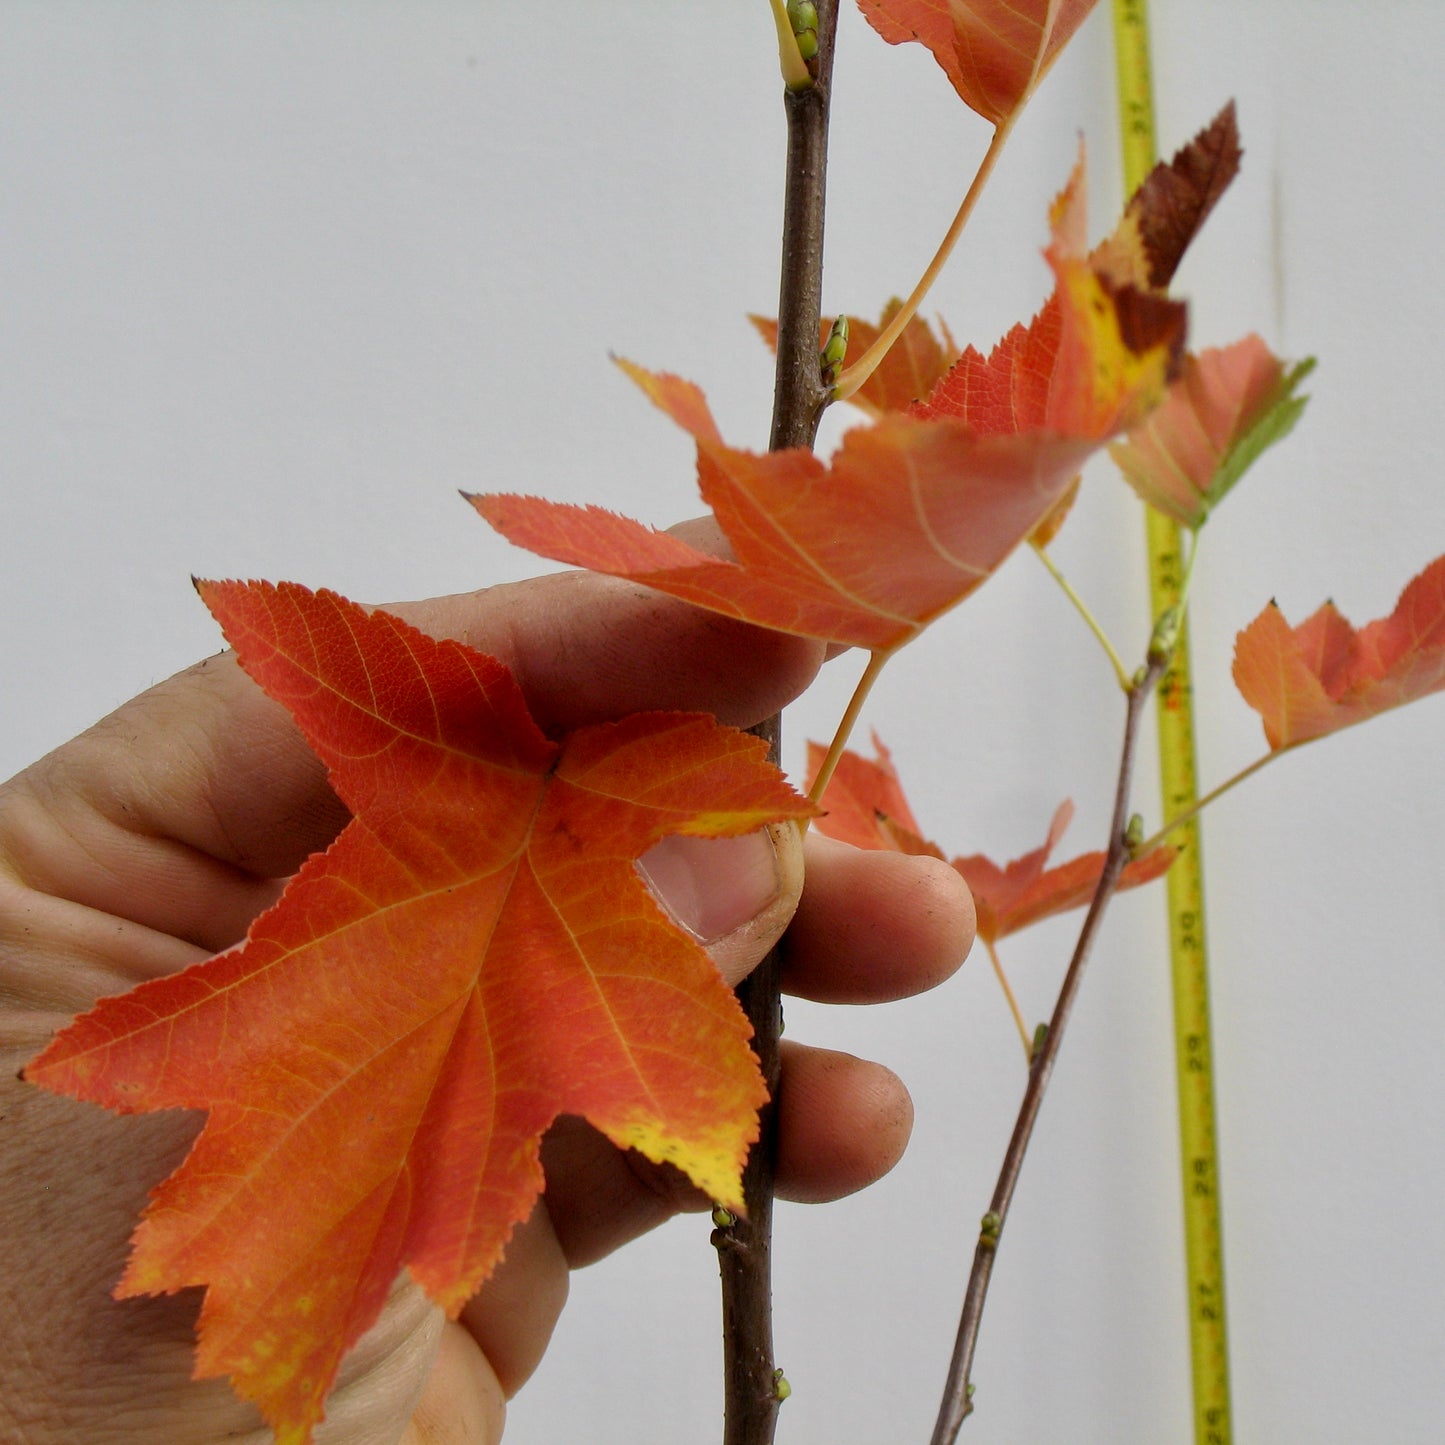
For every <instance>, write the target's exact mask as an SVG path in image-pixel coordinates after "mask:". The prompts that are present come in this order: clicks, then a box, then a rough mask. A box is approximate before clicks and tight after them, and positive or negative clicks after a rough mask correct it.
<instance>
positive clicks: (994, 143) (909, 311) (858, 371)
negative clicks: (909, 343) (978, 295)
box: [833, 118, 1013, 401]
mask: <svg viewBox="0 0 1445 1445" xmlns="http://www.w3.org/2000/svg"><path fill="white" fill-rule="evenodd" d="M1012 130H1013V120H1012V118H1010V119H1009V120H1006V121H1000V122H999V124H998V126H997V127H996V128H995V129H994V133H993V139H992V140H991V141H989V143H988V149H987V150H986V151H985V152H984V154H983V159H982V160H981V161H980V162H979V163H978V169H977V170H976V171H975V172H974V175H973V180H972V181H971V182H970V184H969V187H968V190H967V191H966V192H965V193H964V197H963V200H962V201H961V202H960V203H959V207H958V211H957V212H956V214H955V215H954V218H953V221H952V222H951V224H950V225H949V228H948V230H947V232H945V234H944V237H943V240H942V241H940V242H939V244H938V250H937V251H935V252H934V254H933V260H931V261H930V262H929V263H928V267H927V269H926V270H925V271H924V273H923V275H922V276H920V277H919V279H918V284H917V285H916V286H915V287H914V288H913V290H912V292H910V293H909V297H908V300H906V301H905V302H904V303H903V305H902V306H901V307H899V309H898V313H897V315H895V316H894V317H893V319H892V320H891V321H890V322H889V323H888V325H887V326H885V327H884V328H883V330H882V332H881V333H880V334H879V337H878V339H877V341H875V342H874V343H873V345H872V346H870V347H869V348H868V350H867V351H865V352H864V353H863V355H862V356H860V357H859V358H858V360H857V361H855V362H854V363H853V365H852V366H850V367H848V368H847V370H845V371H844V372H843V374H842V375H841V376H840V377H839V378H838V381H837V384H836V385H835V386H834V388H833V400H834V401H847V400H848V398H849V397H850V396H852V395H853V393H854V392H856V391H857V390H858V389H859V387H861V386H862V385H863V384H864V383H865V382H866V381H867V380H868V378H869V377H870V376H872V375H873V373H874V372H875V371H877V370H878V368H879V366H881V365H882V363H883V358H884V357H885V356H887V355H888V353H889V351H890V350H892V348H893V343H894V342H895V341H897V340H898V338H899V337H900V336H902V335H903V328H904V327H905V326H907V325H908V323H909V322H910V321H912V320H913V318H914V316H915V315H916V314H917V312H918V308H919V307H920V306H921V305H922V304H923V298H924V297H925V296H927V295H928V293H929V290H930V289H931V288H932V286H933V283H934V282H935V281H936V280H937V279H938V276H939V273H940V272H941V271H942V270H943V268H944V266H946V265H947V264H948V258H949V256H951V255H952V254H953V248H954V246H955V244H956V243H957V241H958V238H959V237H960V236H961V235H962V234H963V228H964V227H965V226H966V225H967V224H968V220H969V217H970V216H972V215H973V210H974V207H975V206H976V205H977V204H978V198H979V197H980V196H981V195H982V194H983V188H984V186H985V185H986V184H987V183H988V178H989V177H990V176H991V175H992V174H993V169H994V166H996V165H997V164H998V158H999V156H1000V155H1002V154H1003V148H1004V145H1005V144H1006V143H1007V141H1008V138H1009V135H1010V133H1011V132H1012Z"/></svg>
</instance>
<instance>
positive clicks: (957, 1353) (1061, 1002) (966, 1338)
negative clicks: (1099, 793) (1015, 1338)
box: [931, 649, 1168, 1445]
mask: <svg viewBox="0 0 1445 1445" xmlns="http://www.w3.org/2000/svg"><path fill="white" fill-rule="evenodd" d="M1167 664H1168V656H1167V652H1166V651H1165V650H1163V649H1159V650H1151V653H1150V658H1149V662H1148V664H1147V666H1146V667H1145V668H1144V670H1143V671H1142V672H1141V673H1140V674H1139V675H1138V676H1137V677H1136V678H1135V679H1134V681H1133V682H1132V684H1131V686H1130V688H1129V691H1128V704H1127V711H1126V712H1125V717H1124V743H1123V748H1122V752H1121V756H1120V759H1119V777H1118V782H1117V785H1116V787H1115V791H1114V814H1113V818H1112V820H1111V822H1110V825H1109V850H1108V853H1107V854H1106V856H1105V859H1104V869H1103V872H1102V873H1101V874H1100V876H1099V883H1098V887H1097V888H1095V890H1094V898H1093V901H1092V902H1091V903H1090V905H1089V911H1088V913H1087V914H1086V915H1085V917H1084V923H1083V926H1082V928H1081V929H1080V930H1079V939H1078V942H1077V943H1076V944H1075V946H1074V956H1073V957H1072V958H1071V959H1070V960H1069V968H1068V972H1067V973H1066V974H1065V975H1064V982H1063V986H1062V987H1061V988H1060V989H1059V997H1058V1001H1057V1002H1056V1003H1055V1004H1054V1013H1053V1017H1052V1018H1051V1019H1050V1020H1049V1025H1048V1032H1047V1033H1046V1034H1045V1035H1044V1038H1043V1041H1042V1043H1041V1044H1040V1046H1039V1048H1038V1049H1037V1051H1036V1052H1035V1054H1034V1058H1033V1061H1032V1063H1031V1064H1030V1066H1029V1081H1028V1085H1027V1087H1026V1088H1025V1090H1024V1097H1023V1102H1022V1103H1021V1104H1020V1105H1019V1112H1018V1118H1017V1119H1016V1120H1015V1122H1014V1130H1013V1135H1012V1137H1011V1138H1010V1139H1009V1143H1008V1148H1007V1150H1005V1152H1004V1158H1003V1165H1002V1167H1001V1168H1000V1169H999V1175H998V1182H997V1184H995V1186H994V1191H993V1198H992V1200H991V1201H990V1202H989V1207H988V1213H987V1214H985V1215H984V1217H983V1222H982V1224H981V1226H980V1229H979V1236H978V1243H977V1246H976V1247H975V1249H974V1255H973V1269H972V1270H971V1271H970V1273H969V1277H968V1289H967V1291H966V1293H965V1295H964V1300H963V1314H962V1317H961V1318H960V1320H959V1323H958V1338H957V1340H956V1341H955V1343H954V1347H953V1359H952V1360H951V1361H950V1363H949V1368H948V1379H947V1381H946V1382H945V1385H944V1391H943V1401H942V1404H941V1405H940V1406H939V1411H938V1420H937V1423H936V1424H935V1425H934V1428H933V1438H932V1441H931V1445H953V1442H954V1441H955V1440H956V1439H957V1438H958V1432H959V1429H960V1428H961V1427H962V1425H963V1422H964V1420H965V1419H967V1418H968V1415H969V1414H970V1412H971V1411H972V1409H973V1398H972V1397H973V1385H972V1382H971V1380H970V1375H971V1373H972V1370H973V1356H974V1350H975V1349H976V1347H977V1344H978V1329H979V1323H980V1321H981V1320H982V1318H983V1306H984V1301H985V1299H986V1298H987V1295H988V1285H989V1280H990V1278H991V1277H992V1275H993V1263H994V1259H995V1257H996V1256H997V1254H998V1246H999V1242H1000V1238H1001V1236H1002V1234H1003V1228H1004V1225H1005V1224H1007V1222H1008V1213H1009V1206H1010V1205H1011V1204H1012V1202H1013V1196H1014V1189H1015V1187H1016V1186H1017V1184H1018V1179H1019V1171H1020V1170H1021V1169H1022V1168H1023V1162H1024V1154H1025V1153H1026V1152H1027V1150H1028V1147H1029V1139H1030V1138H1031V1136H1032V1135H1033V1131H1034V1124H1035V1122H1036V1121H1037V1119H1038V1115H1039V1106H1040V1105H1041V1104H1042V1103H1043V1098H1044V1090H1045V1089H1047V1088H1048V1085H1049V1077H1050V1075H1052V1073H1053V1071H1054V1061H1055V1060H1056V1059H1057V1058H1058V1054H1059V1046H1060V1045H1061V1044H1062V1043H1063V1038H1064V1030H1065V1028H1067V1026H1068V1022H1069V1018H1070V1016H1071V1014H1072V1013H1073V1009H1074V1001H1075V999H1076V998H1077V996H1078V992H1079V984H1080V983H1081V982H1082V980H1083V976H1084V966H1085V964H1086V963H1087V962H1088V959H1089V954H1090V952H1091V951H1092V949H1093V946H1094V941H1095V939H1096V938H1097V937H1098V933H1099V925H1100V924H1101V923H1102V921H1103V918H1104V912H1105V910H1106V909H1107V908H1108V906H1109V900H1110V899H1111V898H1112V897H1113V895H1114V892H1115V890H1116V888H1117V885H1118V882H1119V876H1120V874H1122V873H1123V871H1124V868H1125V866H1126V864H1127V863H1128V862H1129V858H1130V856H1131V851H1132V850H1131V848H1130V845H1129V840H1128V837H1127V831H1126V830H1127V827H1128V815H1129V796H1130V791H1131V786H1132V783H1133V776H1134V754H1135V748H1136V745H1137V743H1138V737H1139V723H1140V719H1141V718H1142V716H1143V713H1144V704H1145V703H1146V702H1147V701H1148V698H1149V694H1150V693H1151V692H1152V691H1153V690H1154V685H1155V683H1157V682H1158V680H1159V677H1160V674H1161V673H1163V671H1164V669H1165V667H1166V666H1167Z"/></svg>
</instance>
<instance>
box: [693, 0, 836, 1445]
mask: <svg viewBox="0 0 1445 1445" xmlns="http://www.w3.org/2000/svg"><path fill="white" fill-rule="evenodd" d="M817 10H818V53H817V56H816V59H815V61H814V63H813V67H812V68H813V71H814V83H813V85H811V86H809V87H807V88H805V89H795V90H787V91H785V92H784V97H783V102H784V106H785V109H786V112H787V122H788V158H787V190H786V194H785V198H784V203H783V247H782V276H781V285H780V290H779V298H778V352H777V370H776V373H775V376H776V380H775V383H774V391H773V427H772V438H771V442H770V446H771V448H772V449H773V450H774V451H778V450H781V449H783V448H786V447H807V446H811V445H812V444H813V439H814V437H815V436H816V435H817V431H818V422H819V420H820V418H821V417H822V415H823V410H824V408H825V407H826V405H827V403H828V393H827V389H826V388H825V387H824V385H823V379H822V373H821V369H820V366H819V360H818V340H819V323H820V316H821V312H822V294H823V212H824V193H825V179H826V174H827V151H828V89H829V82H830V79H831V75H832V61H833V41H834V35H835V32H836V27H837V21H838V5H837V0H818V6H817ZM754 731H756V732H759V733H760V734H761V735H762V736H764V737H767V738H768V740H769V743H770V746H771V748H772V750H773V751H774V753H776V750H777V745H778V737H779V733H780V720H779V719H778V718H777V717H773V718H770V719H768V721H767V722H765V723H764V724H762V725H761V727H759V728H757V729H754ZM780 950H781V945H780V947H779V948H777V949H774V950H773V951H772V953H770V954H769V955H768V957H767V958H766V959H764V960H763V962H762V963H761V964H760V965H759V966H758V967H757V968H756V969H754V970H753V972H752V973H751V974H750V975H749V976H748V977H747V978H746V979H745V980H744V981H743V983H742V984H741V985H740V986H739V988H738V998H739V1001H740V1002H741V1003H742V1006H743V1009H744V1011H745V1012H746V1013H747V1016H748V1019H749V1021H750V1022H751V1024H752V1026H753V1048H754V1050H755V1051H756V1052H757V1055H758V1059H759V1062H760V1064H761V1065H762V1070H763V1077H764V1078H765V1079H766V1081H767V1084H768V1092H769V1095H770V1096H771V1097H773V1098H776V1092H777V1083H778V1038H779V1035H780V1033H781V1032H782V1004H781V1001H780V992H779V975H780V972H781V967H780V958H781V952H780ZM776 1142H777V1137H776V1118H775V1106H774V1105H773V1104H771V1103H770V1104H768V1105H767V1106H766V1107H765V1108H764V1109H763V1111H762V1118H761V1134H760V1136H759V1139H758V1142H757V1143H756V1144H755V1145H754V1146H753V1150H752V1153H751V1154H750V1156H749V1158H748V1163H747V1168H746V1169H745V1171H744V1173H743V1198H744V1200H745V1201H746V1203H747V1217H746V1218H744V1219H734V1220H723V1221H722V1222H720V1223H719V1226H718V1228H717V1229H716V1230H715V1231H714V1233H713V1242H714V1244H715V1245H716V1246H717V1250H718V1269H719V1272H720V1273H721V1276H722V1296H723V1388H724V1395H725V1409H726V1423H725V1425H724V1434H723V1440H724V1445H772V1440H773V1435H774V1431H775V1430H776V1427H777V1417H778V1405H779V1403H780V1400H781V1397H782V1394H783V1391H782V1390H781V1389H780V1381H781V1375H780V1374H779V1372H778V1370H777V1367H776V1365H775V1364H774V1361H773V1320H772V1314H773V1310H772V1269H771V1252H772V1216H773V1172H774V1155H775V1152H776Z"/></svg>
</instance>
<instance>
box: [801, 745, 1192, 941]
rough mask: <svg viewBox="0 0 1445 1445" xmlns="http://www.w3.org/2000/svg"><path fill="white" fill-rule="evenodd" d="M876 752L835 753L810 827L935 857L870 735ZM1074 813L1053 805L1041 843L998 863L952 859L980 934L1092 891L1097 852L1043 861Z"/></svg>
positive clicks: (1145, 875) (1156, 865)
mask: <svg viewBox="0 0 1445 1445" xmlns="http://www.w3.org/2000/svg"><path fill="white" fill-rule="evenodd" d="M873 745H874V747H875V749H876V750H877V754H878V756H877V758H876V759H871V760H870V759H868V758H864V757H861V756H859V755H858V754H857V753H854V752H851V751H850V752H846V753H844V754H843V756H842V758H841V759H840V760H839V763H838V767H837V770H836V771H835V772H834V774H833V777H832V779H831V780H830V781H829V784H828V787H827V789H826V791H825V792H824V794H823V808H824V816H823V817H822V818H820V819H819V820H818V821H817V823H816V824H815V826H816V827H817V828H818V829H819V831H820V832H823V833H826V834H827V835H828V836H829V837H832V838H841V839H842V840H843V841H844V842H848V843H852V844H854V845H855V846H856V847H859V848H875V849H885V850H892V851H894V852H901V853H913V854H918V853H927V854H931V855H932V856H933V857H935V858H941V857H943V854H942V852H941V851H940V850H939V849H938V848H937V847H936V846H935V845H934V844H932V843H929V842H927V841H925V840H924V839H923V838H922V837H921V836H920V835H919V833H918V825H917V824H916V823H915V822H914V821H913V815H912V812H911V811H910V810H909V807H908V802H907V800H906V799H905V797H904V796H903V789H902V785H901V784H900V783H899V780H898V774H897V772H896V770H895V769H894V767H893V760H892V758H891V757H890V756H889V754H888V750H887V749H886V748H885V747H884V746H883V745H882V743H880V742H879V741H878V739H877V738H876V737H875V738H874V739H873ZM808 756H809V771H810V773H816V771H817V768H818V766H819V764H820V763H821V762H822V758H823V749H822V748H820V747H818V745H817V744H816V743H810V744H809V745H808ZM1073 815H1074V805H1073V804H1072V803H1071V802H1068V801H1065V802H1063V803H1060V804H1059V807H1058V809H1057V811H1056V812H1055V813H1054V817H1053V822H1052V823H1051V824H1050V826H1049V833H1048V837H1047V838H1046V839H1045V841H1044V843H1043V845H1042V846H1041V847H1039V848H1035V849H1034V850H1033V851H1032V852H1030V853H1026V854H1024V855H1023V857H1021V858H1015V859H1014V860H1013V862H1011V863H1008V864H1006V865H1005V866H1003V867H999V865H998V864H997V863H994V862H993V861H992V860H990V859H989V858H986V857H985V856H984V855H983V854H981V853H975V854H972V855H970V856H969V857H967V858H955V859H953V866H954V868H956V869H957V870H958V872H959V873H960V874H962V876H963V879H964V882H966V883H967V884H968V886H969V890H970V891H971V892H972V894H973V903H974V909H975V911H976V913H977V919H978V922H977V928H978V936H979V937H980V938H982V939H983V940H984V941H985V942H986V943H996V942H998V940H999V939H1000V938H1004V937H1006V936H1007V935H1008V934H1010V933H1017V932H1018V931H1019V930H1020V929H1021V928H1027V927H1028V926H1029V925H1030V924H1031V923H1037V922H1039V920H1040V919H1043V918H1050V917H1052V916H1053V915H1054V914H1056V913H1065V912H1067V911H1068V910H1070V909H1073V908H1080V907H1082V906H1083V905H1084V904H1086V903H1088V902H1089V900H1090V899H1091V898H1092V897H1093V896H1094V890H1095V889H1096V888H1097V887H1098V884H1099V878H1100V875H1101V874H1102V873H1103V871H1104V858H1105V855H1104V854H1103V853H1102V852H1093V853H1083V854H1080V856H1079V857H1077V858H1072V859H1070V860H1069V862H1067V863H1062V864H1060V865H1059V866H1058V867H1056V868H1050V867H1048V861H1049V855H1050V854H1051V853H1052V852H1053V850H1054V848H1055V847H1056V846H1057V845H1058V842H1059V839H1060V838H1062V837H1063V835H1064V831H1065V829H1066V828H1067V827H1068V826H1069V822H1070V820H1071V819H1072V818H1073ZM1175 851H1176V850H1175V849H1174V848H1172V847H1169V846H1167V845H1166V846H1164V847H1160V848H1154V849H1152V850H1151V851H1150V852H1148V853H1146V854H1145V855H1144V856H1143V857H1141V858H1136V859H1135V860H1134V861H1133V862H1131V863H1130V864H1128V866H1127V867H1126V868H1125V869H1124V872H1123V874H1122V875H1121V877H1120V880H1119V887H1120V888H1136V887H1138V886H1139V885H1140V884H1141V883H1149V882H1152V881H1153V880H1154V879H1155V878H1158V877H1160V876H1161V875H1162V874H1163V873H1165V872H1166V871H1167V870H1168V868H1169V865H1170V864H1171V863H1172V862H1173V861H1174V856H1175Z"/></svg>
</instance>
